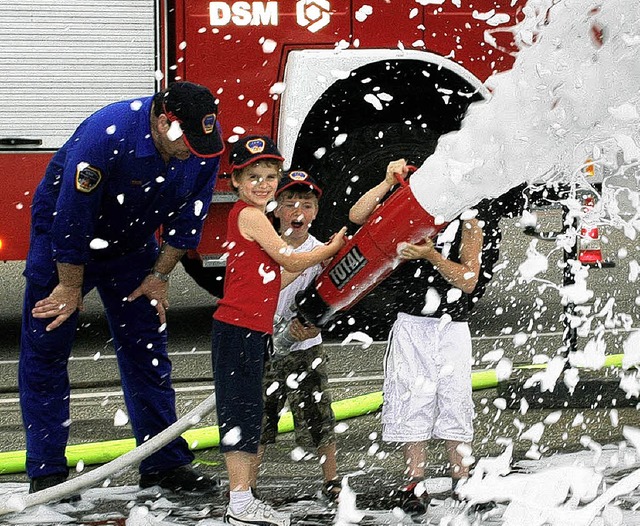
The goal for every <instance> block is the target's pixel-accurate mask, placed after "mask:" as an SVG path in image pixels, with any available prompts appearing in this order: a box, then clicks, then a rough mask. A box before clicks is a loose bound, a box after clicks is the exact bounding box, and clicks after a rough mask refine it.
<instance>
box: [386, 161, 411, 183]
mask: <svg viewBox="0 0 640 526" xmlns="http://www.w3.org/2000/svg"><path fill="white" fill-rule="evenodd" d="M408 173H409V169H408V168H407V161H405V160H404V159H398V160H396V161H391V162H390V163H389V164H388V165H387V173H386V175H385V176H384V182H385V183H387V184H388V185H389V186H393V185H394V184H398V179H397V175H396V174H399V175H401V176H402V178H403V179H406V178H407V175H408Z"/></svg>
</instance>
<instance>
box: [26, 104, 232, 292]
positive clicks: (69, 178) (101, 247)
mask: <svg viewBox="0 0 640 526" xmlns="http://www.w3.org/2000/svg"><path fill="white" fill-rule="evenodd" d="M151 102H152V97H146V98H142V99H138V100H130V101H123V102H116V103H114V104H110V105H108V106H106V107H104V108H102V109H100V110H98V111H97V112H96V113H94V114H93V115H91V116H90V117H88V118H87V119H86V120H85V121H84V122H83V123H82V124H81V125H80V126H79V127H78V129H77V130H76V131H75V133H74V134H73V135H72V136H71V138H70V139H69V140H68V141H67V142H66V143H65V144H64V146H62V148H60V150H58V152H57V153H56V154H55V155H54V157H53V159H52V160H51V162H50V163H49V166H48V167H47V170H46V173H45V176H44V178H43V179H42V181H41V182H40V184H39V185H38V188H37V189H36V192H35V195H34V199H33V205H32V223H31V244H30V248H29V255H28V258H27V267H26V270H25V275H26V276H27V277H29V278H32V279H37V280H38V281H40V282H48V281H49V279H51V277H52V276H54V275H55V273H56V269H55V263H56V262H60V263H71V264H75V265H81V264H90V263H91V262H92V261H109V260H111V259H115V258H119V257H121V256H125V255H127V254H131V253H135V252H140V251H146V250H147V249H155V247H157V240H156V235H155V233H156V231H157V230H158V228H160V227H162V231H163V234H162V237H163V239H164V241H165V242H167V243H168V244H169V245H171V246H173V247H175V248H178V249H192V248H196V247H197V246H198V243H199V242H200V236H201V234H202V226H203V220H204V218H205V216H206V214H207V211H208V209H209V205H210V203H211V197H212V193H213V188H214V186H215V182H216V176H217V173H218V167H219V158H213V159H204V158H199V157H196V156H194V155H191V156H190V157H189V158H188V159H186V160H184V161H181V160H179V159H175V158H171V159H170V161H169V162H168V163H165V162H164V160H163V159H162V157H161V156H160V154H159V152H158V150H157V149H156V148H155V146H154V143H153V140H152V138H151V127H150V112H151ZM43 284H44V283H43Z"/></svg>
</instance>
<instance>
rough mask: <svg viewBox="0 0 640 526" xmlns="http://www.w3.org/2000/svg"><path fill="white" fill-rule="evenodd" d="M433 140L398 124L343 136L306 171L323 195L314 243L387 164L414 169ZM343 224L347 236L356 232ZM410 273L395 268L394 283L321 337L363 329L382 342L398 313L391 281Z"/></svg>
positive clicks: (341, 219) (342, 220)
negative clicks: (400, 163)
mask: <svg viewBox="0 0 640 526" xmlns="http://www.w3.org/2000/svg"><path fill="white" fill-rule="evenodd" d="M437 140H438V134H436V133H435V132H432V131H430V130H427V129H423V128H418V127H409V126H407V125H405V124H402V123H397V124H384V125H376V126H367V127H363V128H360V129H358V130H355V131H352V132H351V133H349V134H348V137H347V140H346V141H345V142H344V143H343V144H342V145H341V146H339V147H336V148H334V149H333V150H331V151H330V152H328V153H327V154H326V155H325V157H323V158H322V159H320V160H319V162H318V164H317V165H316V166H314V167H312V170H311V172H312V173H314V174H316V175H317V178H318V183H319V184H320V186H321V187H322V188H323V192H324V193H323V196H322V200H321V202H320V212H319V214H318V218H317V219H316V222H315V223H314V225H313V227H312V232H313V234H314V235H315V236H316V237H317V238H318V239H321V240H324V239H328V238H329V237H330V236H331V234H333V233H334V232H336V231H337V230H338V229H340V227H342V226H343V225H346V224H347V223H348V215H349V209H350V208H351V206H352V205H353V204H354V203H355V202H356V201H357V200H358V199H359V197H360V196H361V195H362V194H364V193H365V192H366V191H367V190H368V189H369V188H371V187H373V186H375V185H376V184H377V183H378V182H380V181H381V180H382V178H383V177H384V174H385V172H386V167H387V164H388V163H389V162H390V161H392V160H394V159H400V158H404V159H406V160H407V162H408V163H409V164H413V165H415V166H420V165H421V164H422V163H423V162H424V160H425V159H426V158H427V157H428V156H429V155H431V154H432V153H433V151H434V149H435V146H436V143H437ZM348 226H349V227H350V231H351V232H352V233H353V232H355V230H356V229H357V228H358V227H357V226H356V225H353V224H349V225H348ZM405 267H406V268H405ZM414 272H415V269H413V268H410V267H407V266H401V267H399V268H398V270H396V271H395V272H394V274H393V278H394V279H390V278H388V279H387V280H386V281H384V282H383V283H381V284H379V285H378V286H377V287H376V288H375V289H374V290H373V291H372V292H370V293H369V294H368V295H367V296H366V297H365V298H363V299H362V300H361V301H360V302H359V303H358V304H357V305H355V306H354V307H352V308H351V309H350V310H349V311H348V312H347V313H345V314H342V315H340V316H338V317H336V319H335V323H334V324H330V325H329V327H328V329H327V331H326V335H327V336H328V337H329V338H340V339H342V338H344V337H345V336H346V335H347V334H349V333H350V332H354V331H363V332H366V333H367V334H368V335H369V336H371V337H372V338H374V339H376V340H380V339H382V340H384V339H386V338H387V335H388V332H389V328H390V327H391V324H392V323H393V321H394V320H395V318H396V315H397V312H398V308H397V306H396V302H395V299H394V293H393V291H394V289H395V287H394V285H393V282H394V281H395V280H396V279H399V280H402V279H403V276H404V274H405V273H411V274H413V273H414Z"/></svg>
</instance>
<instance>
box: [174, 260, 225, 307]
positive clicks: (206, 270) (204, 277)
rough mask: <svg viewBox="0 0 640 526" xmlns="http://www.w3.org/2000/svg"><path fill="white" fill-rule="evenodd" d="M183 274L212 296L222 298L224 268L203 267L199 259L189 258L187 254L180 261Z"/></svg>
mask: <svg viewBox="0 0 640 526" xmlns="http://www.w3.org/2000/svg"><path fill="white" fill-rule="evenodd" d="M180 262H181V263H182V266H183V267H184V270H185V272H186V273H187V274H188V275H189V276H190V277H191V278H192V279H193V281H195V282H196V284H197V285H199V286H200V287H202V288H203V289H204V290H206V291H207V292H208V293H209V294H211V295H212V296H215V297H217V298H221V297H222V288H223V284H224V270H225V269H224V267H203V266H202V261H201V260H200V259H199V258H191V257H189V256H188V254H185V255H184V256H182V259H181V260H180Z"/></svg>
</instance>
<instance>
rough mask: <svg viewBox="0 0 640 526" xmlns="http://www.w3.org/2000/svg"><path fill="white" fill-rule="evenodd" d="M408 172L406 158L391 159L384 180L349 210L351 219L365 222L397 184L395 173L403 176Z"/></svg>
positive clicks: (359, 222)
mask: <svg viewBox="0 0 640 526" xmlns="http://www.w3.org/2000/svg"><path fill="white" fill-rule="evenodd" d="M407 172H408V170H407V163H406V161H405V160H404V159H398V160H396V161H391V162H390V163H389V164H388V166H387V173H386V174H385V177H384V180H383V181H381V182H380V183H378V184H377V185H376V186H374V187H373V188H371V189H370V190H369V191H367V192H366V193H365V194H363V195H362V197H361V198H360V199H358V201H356V203H355V204H354V205H353V206H352V207H351V209H350V210H349V221H351V222H352V223H355V224H356V225H362V224H364V223H365V221H366V220H367V219H368V218H369V216H370V215H371V214H372V213H373V211H374V210H375V209H376V208H377V207H378V205H379V204H380V201H381V200H382V198H383V197H384V196H385V195H387V192H388V191H389V190H391V188H393V186H394V185H395V184H397V182H398V180H397V179H396V175H395V174H401V175H402V176H403V177H406V176H407Z"/></svg>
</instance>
